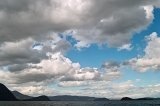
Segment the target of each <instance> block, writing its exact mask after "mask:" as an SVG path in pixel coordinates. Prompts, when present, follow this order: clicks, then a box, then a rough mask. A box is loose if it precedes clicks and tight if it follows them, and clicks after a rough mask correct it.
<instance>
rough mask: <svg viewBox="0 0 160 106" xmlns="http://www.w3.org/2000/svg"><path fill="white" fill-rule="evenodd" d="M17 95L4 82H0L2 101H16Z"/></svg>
mask: <svg viewBox="0 0 160 106" xmlns="http://www.w3.org/2000/svg"><path fill="white" fill-rule="evenodd" d="M16 100H17V99H16V97H15V96H14V95H13V94H12V92H11V91H10V90H9V89H8V88H7V87H6V86H5V85H3V84H1V83H0V101H16Z"/></svg>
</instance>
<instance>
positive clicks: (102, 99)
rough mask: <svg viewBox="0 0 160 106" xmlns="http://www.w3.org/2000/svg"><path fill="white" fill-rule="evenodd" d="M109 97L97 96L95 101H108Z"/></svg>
mask: <svg viewBox="0 0 160 106" xmlns="http://www.w3.org/2000/svg"><path fill="white" fill-rule="evenodd" d="M108 100H109V99H107V98H96V99H94V101H108Z"/></svg>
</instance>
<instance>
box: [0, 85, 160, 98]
mask: <svg viewBox="0 0 160 106" xmlns="http://www.w3.org/2000/svg"><path fill="white" fill-rule="evenodd" d="M108 100H109V99H107V98H95V97H88V96H69V95H61V96H45V95H43V96H38V97H31V96H28V95H24V94H22V93H20V92H18V91H10V90H9V89H8V88H7V87H6V86H5V85H3V84H1V83H0V101H108ZM121 100H122V101H128V100H160V98H138V99H132V98H129V97H123V98H122V99H121Z"/></svg>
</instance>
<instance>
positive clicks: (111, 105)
mask: <svg viewBox="0 0 160 106" xmlns="http://www.w3.org/2000/svg"><path fill="white" fill-rule="evenodd" d="M0 106H160V100H149V101H107V102H84V101H82V102H79V101H78V102H75V101H73V102H72V101H67V102H65V101H64V102H62V101H51V102H46V101H45V102H43V101H38V102H28V101H27V102H26V101H23V102H0Z"/></svg>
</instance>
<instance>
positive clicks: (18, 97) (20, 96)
mask: <svg viewBox="0 0 160 106" xmlns="http://www.w3.org/2000/svg"><path fill="white" fill-rule="evenodd" d="M12 93H13V95H14V96H15V97H16V98H17V99H19V100H25V99H31V98H33V97H31V96H28V95H24V94H22V93H20V92H18V91H12Z"/></svg>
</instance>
